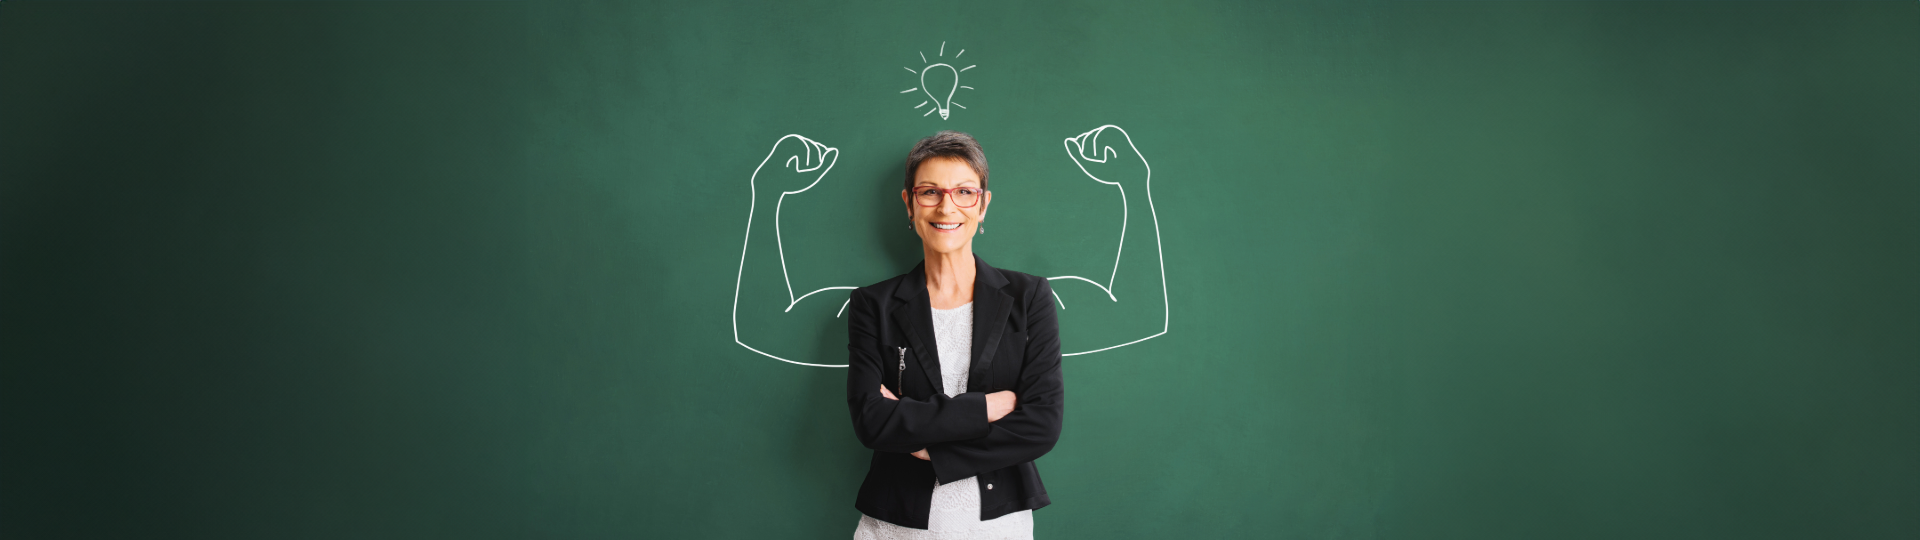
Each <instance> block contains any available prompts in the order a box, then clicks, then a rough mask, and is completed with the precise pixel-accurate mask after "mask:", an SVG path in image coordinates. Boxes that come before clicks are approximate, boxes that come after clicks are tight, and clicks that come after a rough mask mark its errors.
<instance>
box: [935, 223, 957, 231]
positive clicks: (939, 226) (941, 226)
mask: <svg viewBox="0 0 1920 540" xmlns="http://www.w3.org/2000/svg"><path fill="white" fill-rule="evenodd" d="M933 228H935V229H940V230H943V231H951V230H954V229H958V228H960V224H959V223H944V224H943V223H935V224H933Z"/></svg>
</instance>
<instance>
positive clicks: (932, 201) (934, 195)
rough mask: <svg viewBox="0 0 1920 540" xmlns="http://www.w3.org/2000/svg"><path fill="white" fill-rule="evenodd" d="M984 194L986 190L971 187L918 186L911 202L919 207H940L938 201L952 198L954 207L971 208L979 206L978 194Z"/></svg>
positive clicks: (914, 189) (914, 190)
mask: <svg viewBox="0 0 1920 540" xmlns="http://www.w3.org/2000/svg"><path fill="white" fill-rule="evenodd" d="M986 192H987V190H984V189H980V188H977V187H973V186H960V187H957V188H947V189H940V188H937V187H933V186H920V187H916V188H913V200H914V202H917V203H920V206H940V199H942V198H945V197H953V205H954V206H958V207H961V208H973V205H976V204H980V194H981V193H986Z"/></svg>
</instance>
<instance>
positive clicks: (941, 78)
mask: <svg viewBox="0 0 1920 540" xmlns="http://www.w3.org/2000/svg"><path fill="white" fill-rule="evenodd" d="M963 54H967V50H966V49H960V52H957V53H954V54H953V58H954V60H959V59H960V55H963ZM946 56H947V42H945V41H942V42H940V52H939V55H938V56H936V58H945V57H946ZM920 61H921V62H926V61H927V53H926V52H924V51H923V52H921V53H920ZM974 67H976V66H967V67H963V68H955V67H953V66H952V65H951V64H947V63H946V62H937V63H933V64H928V65H927V66H926V67H923V68H920V69H913V68H906V70H907V71H910V72H912V73H913V74H915V75H919V76H920V86H917V87H914V88H908V89H906V90H901V91H900V93H902V94H910V93H913V92H915V91H918V92H922V93H925V94H926V95H927V100H926V101H922V102H920V104H919V105H914V106H913V108H915V109H918V108H921V107H925V106H927V104H929V103H931V104H933V108H930V109H927V112H925V113H922V114H921V115H920V116H927V115H930V114H933V113H934V112H935V111H939V112H940V119H941V120H946V119H947V117H948V116H949V115H951V111H952V109H951V107H959V108H962V109H965V108H967V106H966V105H961V104H959V103H954V102H953V95H954V94H955V93H957V92H959V91H960V90H962V89H966V90H972V89H973V87H971V86H964V85H961V84H960V72H963V71H966V70H969V69H973V68H974ZM929 75H931V76H929ZM941 90H945V91H946V94H947V96H946V99H941V97H940V91H941Z"/></svg>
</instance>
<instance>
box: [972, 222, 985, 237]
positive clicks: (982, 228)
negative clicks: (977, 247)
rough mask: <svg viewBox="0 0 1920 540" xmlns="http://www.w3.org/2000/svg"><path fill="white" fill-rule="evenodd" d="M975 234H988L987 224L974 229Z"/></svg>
mask: <svg viewBox="0 0 1920 540" xmlns="http://www.w3.org/2000/svg"><path fill="white" fill-rule="evenodd" d="M973 234H975V235H982V234H987V224H985V223H981V224H980V225H979V226H976V227H974V228H973Z"/></svg>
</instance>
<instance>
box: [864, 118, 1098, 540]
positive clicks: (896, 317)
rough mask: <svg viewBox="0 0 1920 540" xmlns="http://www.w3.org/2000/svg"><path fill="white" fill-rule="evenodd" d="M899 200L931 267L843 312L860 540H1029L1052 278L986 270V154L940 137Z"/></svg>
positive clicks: (913, 155)
mask: <svg viewBox="0 0 1920 540" xmlns="http://www.w3.org/2000/svg"><path fill="white" fill-rule="evenodd" d="M906 172H907V174H906V182H905V186H904V189H902V190H901V191H900V200H901V202H902V203H903V204H904V205H905V206H906V211H907V221H908V227H909V228H911V229H912V230H913V231H914V233H915V234H917V235H919V237H920V246H921V251H922V252H923V253H924V254H925V256H926V260H925V261H924V262H922V263H921V264H920V265H919V266H916V267H914V269H913V270H912V271H909V272H907V273H905V274H902V275H899V276H896V277H894V278H892V279H888V280H886V281H882V282H880V283H876V284H873V285H870V286H867V287H862V288H859V289H855V290H854V291H853V294H852V298H851V299H850V300H849V301H848V303H847V351H848V370H847V406H848V408H850V409H851V410H852V412H853V430H854V433H855V434H857V435H858V436H859V437H860V442H861V444H864V445H866V446H867V448H871V449H873V450H874V452H873V460H872V462H871V464H870V465H869V466H868V469H867V478H866V480H865V481H864V482H862V483H861V484H860V494H859V497H858V498H857V499H856V501H855V503H854V507H855V508H858V509H859V510H860V513H861V514H862V515H861V518H860V525H859V527H858V528H857V529H856V530H855V531H854V538H856V539H882V538H888V539H892V538H941V539H951V538H996V539H998V538H1032V537H1033V510H1034V509H1036V508H1040V507H1042V506H1046V505H1047V503H1048V502H1049V501H1048V500H1047V490H1046V488H1045V487H1044V486H1042V485H1041V484H1040V474H1039V472H1038V471H1036V470H1035V469H1034V467H1033V460H1034V459H1037V458H1039V457H1040V456H1042V455H1044V454H1046V453H1047V451H1048V450H1051V449H1053V444H1054V442H1055V441H1057V440H1059V438H1060V415H1061V403H1062V401H1063V395H1062V393H1061V384H1060V336H1059V326H1058V324H1057V321H1056V320H1055V319H1054V307H1053V289H1052V288H1051V287H1049V286H1048V285H1047V280H1046V279H1043V278H1039V277H1035V276H1032V275H1028V274H1023V273H1020V272H1013V271H1009V270H1001V269H998V268H994V267H992V266H988V265H987V263H986V261H983V260H980V259H979V258H978V257H975V256H974V255H973V238H974V236H975V235H977V234H980V232H981V231H980V224H981V222H982V221H984V220H985V218H986V216H987V208H988V207H989V206H991V205H992V203H993V193H992V192H990V191H988V190H987V158H986V154H985V153H984V152H982V151H981V149H980V144H979V143H978V142H975V141H974V140H973V137H970V136H968V135H967V134H965V133H959V132H954V131H942V132H940V133H936V134H934V135H933V136H932V137H928V138H926V139H922V140H921V141H920V143H919V144H917V145H915V146H914V147H913V151H912V152H910V153H908V154H907V171H906Z"/></svg>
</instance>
